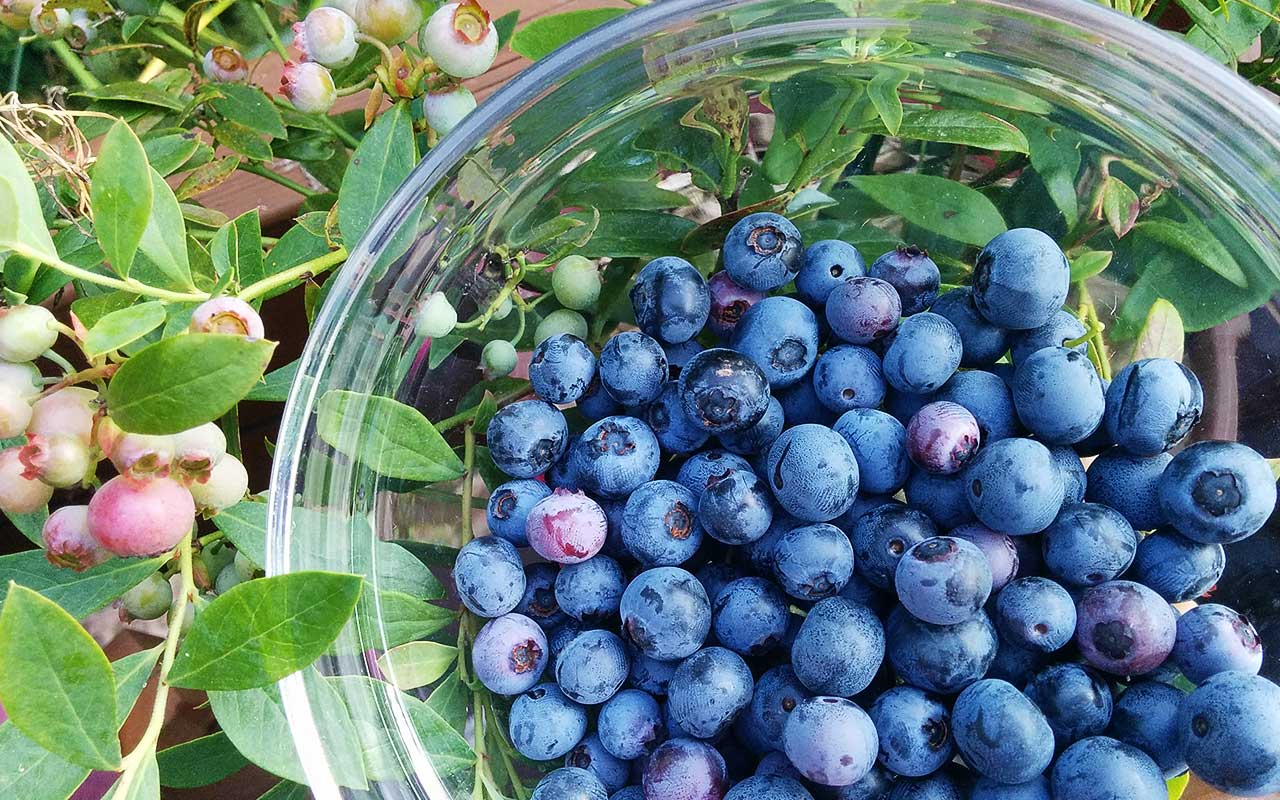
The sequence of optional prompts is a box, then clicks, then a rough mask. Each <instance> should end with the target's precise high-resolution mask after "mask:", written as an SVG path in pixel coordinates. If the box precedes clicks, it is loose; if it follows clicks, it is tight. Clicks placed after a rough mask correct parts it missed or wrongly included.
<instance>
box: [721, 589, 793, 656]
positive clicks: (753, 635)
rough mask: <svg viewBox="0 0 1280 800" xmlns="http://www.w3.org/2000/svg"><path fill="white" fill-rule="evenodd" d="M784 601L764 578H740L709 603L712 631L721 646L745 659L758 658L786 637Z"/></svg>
mask: <svg viewBox="0 0 1280 800" xmlns="http://www.w3.org/2000/svg"><path fill="white" fill-rule="evenodd" d="M789 622H790V613H789V612H788V611H787V598H786V596H785V595H783V593H782V592H781V591H780V590H779V589H778V587H777V586H776V585H774V584H773V583H772V582H771V581H768V580H765V579H764V578H739V579H737V580H735V581H732V582H731V583H729V585H728V586H725V587H724V588H723V589H721V590H720V592H719V593H718V594H717V595H716V598H715V600H713V601H712V602H711V628H712V630H714V631H715V634H716V639H717V640H718V641H719V642H720V644H722V645H724V646H725V647H727V648H729V649H730V650H732V651H734V652H735V653H738V654H740V655H744V656H760V655H764V654H765V653H768V652H769V651H771V650H773V649H774V648H776V647H777V646H778V644H779V643H780V642H781V641H782V637H783V636H785V635H786V633H787V625H788V623H789Z"/></svg>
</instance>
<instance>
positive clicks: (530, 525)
mask: <svg viewBox="0 0 1280 800" xmlns="http://www.w3.org/2000/svg"><path fill="white" fill-rule="evenodd" d="M608 529H609V526H608V521H607V520H606V518H605V515H604V509H602V508H600V505H599V504H598V503H596V501H594V500H592V499H591V498H590V497H587V496H586V495H585V494H583V493H582V492H571V491H568V490H566V489H556V490H555V491H554V492H552V493H551V494H550V495H548V496H546V497H544V498H542V499H541V500H539V501H538V502H537V503H535V504H534V506H533V508H531V509H529V516H528V517H527V518H526V520H525V534H526V535H527V536H528V537H529V546H530V547H532V548H533V549H534V552H536V553H537V554H538V555H540V556H542V557H543V558H545V559H547V560H548V561H554V562H556V563H557V564H577V563H579V562H582V561H586V560H587V559H588V558H591V557H592V556H594V555H595V554H596V553H599V552H600V548H602V547H604V540H605V536H606V534H607V533H608Z"/></svg>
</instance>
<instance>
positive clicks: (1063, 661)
mask: <svg viewBox="0 0 1280 800" xmlns="http://www.w3.org/2000/svg"><path fill="white" fill-rule="evenodd" d="M722 260H723V266H724V271H723V272H719V273H717V274H714V275H712V276H711V278H710V280H706V279H704V278H703V276H702V275H701V274H699V272H698V270H697V269H695V268H694V267H693V266H692V265H691V264H689V263H688V262H687V261H684V260H682V259H680V258H673V257H666V258H659V259H657V260H655V261H652V262H651V263H649V264H648V265H647V266H646V267H645V268H644V269H643V270H642V271H641V272H640V273H639V275H638V276H637V278H636V281H635V285H634V288H633V289H632V290H631V301H632V305H633V307H634V310H635V318H636V323H637V326H638V328H639V330H626V331H623V332H620V333H617V334H616V335H614V336H613V337H612V338H611V339H609V340H608V342H607V343H606V344H605V345H604V346H603V348H602V350H601V351H600V353H599V355H597V354H596V353H595V352H593V351H592V349H591V348H590V347H589V346H588V345H587V344H586V343H584V342H583V341H582V340H581V339H579V338H577V337H575V336H573V335H568V334H561V335H558V336H553V337H551V338H548V339H546V340H545V341H542V342H541V343H540V344H539V345H538V346H537V348H536V350H535V351H534V353H533V357H532V362H531V366H530V368H529V377H530V380H531V383H532V387H533V390H534V391H535V392H536V394H537V396H538V399H529V400H523V401H520V402H517V403H514V404H512V405H509V406H507V407H505V408H503V409H502V410H501V411H499V412H498V413H497V415H496V416H494V417H493V419H492V421H491V423H490V424H489V426H488V431H487V440H488V446H489V449H490V452H491V454H492V456H493V459H494V461H495V462H496V464H497V465H498V466H499V467H500V468H501V469H502V470H503V471H504V472H505V473H506V474H508V475H509V476H511V478H512V480H511V481H509V482H507V483H504V484H502V485H501V486H498V487H496V489H495V490H494V491H493V493H492V496H491V497H490V499H489V503H488V522H489V529H490V532H491V534H492V535H490V536H485V537H481V538H477V539H474V540H473V541H471V542H469V543H468V544H467V545H466V546H465V547H463V549H462V551H461V553H460V555H459V556H458V559H457V563H456V566H455V569H454V575H455V579H456V583H457V589H458V594H459V597H460V598H461V601H462V602H463V603H464V604H465V606H466V607H467V608H468V609H470V610H471V611H472V612H474V613H475V614H477V615H479V616H481V617H485V618H488V619H489V621H488V622H487V623H486V624H485V625H484V627H483V628H482V629H481V630H480V631H479V633H478V634H477V635H476V637H475V640H474V649H473V651H472V661H473V664H474V669H475V675H476V676H477V677H478V679H479V680H481V681H482V682H483V683H484V685H485V686H486V687H488V688H489V689H490V690H491V691H492V692H494V693H496V694H499V695H506V696H511V697H513V698H514V701H513V702H512V704H511V707H510V717H509V720H510V724H509V731H510V736H511V740H512V742H513V744H514V745H515V747H516V748H517V749H518V750H519V751H520V752H521V753H522V754H523V755H525V756H526V757H528V758H529V759H532V760H534V761H537V762H558V761H559V760H561V759H563V761H564V764H565V767H563V768H559V769H555V770H554V771H552V772H549V773H548V774H547V775H546V776H545V777H544V778H543V780H542V781H541V783H539V784H538V787H537V789H536V791H535V792H534V798H535V800H607V799H608V798H612V800H641V799H643V800H722V798H728V799H729V800H813V798H819V799H821V798H837V799H838V800H870V799H871V798H891V800H908V799H911V800H954V799H955V798H972V800H997V799H998V800H1046V799H1047V798H1053V800H1164V798H1165V797H1166V786H1165V779H1166V778H1167V777H1172V776H1176V775H1179V774H1180V773H1182V772H1184V771H1186V770H1187V769H1188V767H1189V768H1190V769H1191V770H1192V771H1193V772H1194V773H1195V774H1197V775H1198V776H1200V777H1201V778H1202V779H1203V780H1205V781H1206V782H1208V783H1209V784H1212V785H1213V786H1216V787H1218V788H1220V789H1223V790H1225V791H1227V792H1230V793H1233V794H1237V795H1246V796H1263V795H1267V794H1269V793H1271V792H1275V791H1280V687H1277V686H1276V685H1275V684H1273V683H1271V682H1270V681H1268V680H1266V679H1264V678H1262V677H1259V676H1258V674H1257V673H1258V671H1259V669H1260V667H1261V664H1262V650H1261V646H1260V644H1259V640H1258V635H1257V633H1256V631H1255V630H1254V628H1253V627H1252V626H1251V625H1250V623H1249V622H1248V621H1247V620H1245V619H1244V618H1243V617H1242V616H1241V615H1240V614H1238V613H1236V612H1235V611H1233V610H1231V609H1229V608H1226V607H1224V606H1221V605H1217V604H1213V603H1205V604H1201V605H1198V606H1195V607H1193V608H1191V609H1190V610H1188V611H1186V612H1185V613H1183V614H1181V615H1179V613H1178V611H1176V610H1175V609H1174V608H1173V606H1172V605H1171V604H1172V603H1176V602H1181V601H1187V600H1191V599H1193V598H1197V597H1201V596H1202V595H1203V594H1204V593H1205V592H1206V591H1207V590H1209V589H1210V588H1211V587H1213V586H1214V584H1215V582H1216V581H1217V579H1218V578H1219V576H1220V575H1221V573H1222V570H1223V566H1224V554H1223V547H1222V545H1223V544H1226V543H1230V542H1235V541H1238V540H1240V539H1243V538H1244V537H1247V536H1249V535H1251V534H1253V533H1255V532H1256V531H1258V530H1259V529H1260V528H1261V527H1262V525H1263V524H1264V523H1265V521H1266V520H1267V518H1268V517H1269V516H1270V515H1271V513H1272V510H1273V508H1274V507H1275V504H1276V482H1275V479H1274V478H1273V476H1272V473H1271V471H1270V468H1269V465H1268V463H1267V462H1266V460H1265V459H1264V458H1263V457H1262V456H1261V455H1259V454H1258V453H1256V452H1255V451H1253V450H1251V449H1250V448H1248V447H1246V446H1244V445H1241V444H1237V443H1234V442H1224V441H1199V442H1196V443H1194V444H1191V445H1189V446H1186V447H1185V448H1183V449H1181V450H1180V452H1178V453H1177V455H1171V454H1170V452H1169V451H1170V449H1171V448H1173V447H1174V446H1175V445H1177V444H1178V443H1179V442H1180V441H1181V440H1182V439H1183V438H1184V437H1186V436H1187V434H1188V433H1189V432H1190V431H1191V429H1192V428H1193V427H1194V426H1195V424H1196V423H1197V421H1198V420H1199V418H1200V416H1201V413H1202V410H1203V405H1204V396H1203V393H1202V390H1201V386H1200V383H1199V381H1198V380H1197V379H1196V376H1195V375H1194V374H1192V373H1191V372H1190V371H1189V370H1188V369H1187V368H1186V367H1184V366H1183V365H1181V364H1180V363H1178V362H1176V361H1172V360H1167V359H1160V358H1153V359H1146V360H1141V361H1137V362H1134V363H1131V364H1129V365H1128V366H1126V367H1125V368H1124V369H1123V370H1122V371H1120V372H1119V373H1118V374H1117V375H1116V377H1115V380H1114V381H1112V382H1111V383H1110V385H1109V386H1108V385H1104V382H1103V381H1101V380H1100V379H1099V376H1098V373H1097V372H1096V370H1095V367H1094V363H1093V362H1092V361H1091V360H1090V357H1089V352H1088V351H1087V349H1086V348H1087V344H1086V343H1085V339H1086V338H1087V337H1086V336H1085V335H1084V334H1085V330H1084V329H1083V327H1082V326H1081V324H1080V323H1079V321H1078V320H1077V319H1076V318H1075V317H1074V316H1072V315H1071V314H1069V313H1067V312H1065V311H1063V310H1062V309H1063V304H1064V302H1065V301H1066V299H1067V294H1068V286H1069V276H1070V271H1069V268H1068V264H1067V260H1066V259H1065V257H1064V256H1063V253H1062V251H1061V250H1060V249H1059V247H1058V246H1057V245H1056V244H1055V243H1054V241H1053V240H1052V239H1051V238H1049V237H1048V236H1046V235H1045V234H1043V233H1041V232H1039V231H1036V230H1032V229H1015V230H1010V231H1008V232H1006V233H1003V234H1001V235H999V236H998V237H996V238H995V239H994V240H992V241H991V242H990V243H989V244H988V245H987V246H986V247H985V248H984V249H983V250H982V252H981V254H980V255H979V256H978V259H977V262H976V265H975V267H974V269H973V275H972V285H971V286H970V287H960V288H952V289H951V290H950V291H947V292H945V293H942V294H939V288H940V279H939V272H938V268H937V266H936V265H935V263H934V262H933V261H932V260H931V259H930V258H929V257H928V255H927V254H926V253H925V252H923V251H921V250H919V249H917V248H913V247H903V248H899V249H897V250H896V251H894V252H890V253H887V254H885V255H884V256H882V257H881V258H879V259H878V260H876V261H875V263H873V264H872V265H871V267H870V268H869V269H867V268H866V267H865V264H864V261H863V259H862V258H861V257H860V256H859V254H858V252H857V250H855V249H854V248H853V247H852V246H850V245H849V244H846V243H843V242H839V241H822V242H817V243H814V244H812V245H810V246H809V247H807V248H805V247H803V246H802V243H801V240H800V235H799V232H798V231H797V230H796V228H795V227H794V226H793V225H792V224H791V223H790V222H789V221H787V220H786V219H785V218H783V217H780V216H777V215H774V214H767V213H760V214H752V215H750V216H747V217H745V218H743V219H742V220H740V221H739V222H738V223H737V224H736V225H735V226H734V228H733V229H732V231H731V232H730V233H729V234H728V237H727V239H726V241H725V242H724V245H723V250H722ZM792 285H794V290H792V288H791V287H792ZM775 290H778V291H776V292H775ZM770 292H775V293H773V294H769V293H770ZM695 337H697V339H700V340H701V341H703V342H707V343H710V344H712V345H713V346H710V347H706V348H705V349H704V346H703V345H702V344H700V343H699V341H697V340H695ZM568 406H574V407H575V410H573V411H571V413H570V414H569V416H570V417H573V418H575V419H583V418H585V420H586V423H584V424H585V429H584V430H581V431H580V432H576V433H571V432H570V424H569V422H568V420H567V417H566V414H565V413H564V411H562V408H563V407H568ZM1082 459H1092V461H1091V463H1090V465H1089V467H1088V469H1087V470H1086V468H1085V466H1084V463H1083V461H1082ZM520 548H531V549H532V551H533V553H534V554H536V556H537V557H538V559H527V560H529V561H530V562H531V563H529V564H528V565H527V566H526V565H525V564H524V561H525V560H526V559H523V558H522V556H521V553H520V552H519V549H520ZM1193 687H1194V691H1190V689H1192V688H1193Z"/></svg>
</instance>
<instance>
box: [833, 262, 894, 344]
mask: <svg viewBox="0 0 1280 800" xmlns="http://www.w3.org/2000/svg"><path fill="white" fill-rule="evenodd" d="M824 315H825V317H826V320H827V324H828V325H830V326H831V330H832V332H833V333H835V335H836V336H838V337H840V338H841V339H843V340H844V341H846V342H849V343H850V344H871V343H872V342H875V341H879V340H880V339H883V338H885V337H886V336H888V335H889V334H891V333H893V331H894V330H896V329H897V327H898V324H899V322H900V321H901V318H902V300H901V299H900V298H899V297H898V291H897V290H896V289H894V288H893V286H892V285H891V284H889V283H888V282H887V281H882V280H880V279H879V278H852V279H850V280H847V281H845V282H844V283H842V284H840V285H839V286H837V287H835V288H834V289H832V290H831V293H830V294H828V295H827V300H826V304H825V306H824Z"/></svg>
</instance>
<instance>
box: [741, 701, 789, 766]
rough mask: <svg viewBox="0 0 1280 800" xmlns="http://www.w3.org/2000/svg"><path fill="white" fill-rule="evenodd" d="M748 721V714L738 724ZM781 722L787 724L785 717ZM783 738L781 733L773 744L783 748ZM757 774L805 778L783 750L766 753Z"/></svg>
mask: <svg viewBox="0 0 1280 800" xmlns="http://www.w3.org/2000/svg"><path fill="white" fill-rule="evenodd" d="M803 699H804V698H803V697H802V698H800V700H803ZM800 700H796V704H797V705H798V704H799V702H800ZM787 713H788V714H789V713H791V712H790V711H788V712H787ZM747 719H749V717H748V716H747V715H746V714H744V715H743V716H741V717H738V722H739V723H741V722H742V721H743V720H747ZM781 721H782V722H784V723H785V722H786V718H785V717H784V718H783V719H782V720H781ZM735 724H737V723H735ZM779 731H781V729H779ZM781 737H782V734H781V732H779V734H778V738H776V739H774V740H773V743H774V744H775V745H777V746H781V744H782V738H781ZM755 774H756V775H780V776H782V777H784V778H792V779H794V780H797V781H803V780H804V776H803V775H801V774H800V770H798V769H796V767H795V765H794V764H792V763H791V759H789V758H787V754H786V753H784V752H782V751H781V750H771V751H770V752H768V753H765V755H764V757H763V758H761V759H760V763H759V764H757V765H756V771H755Z"/></svg>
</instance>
